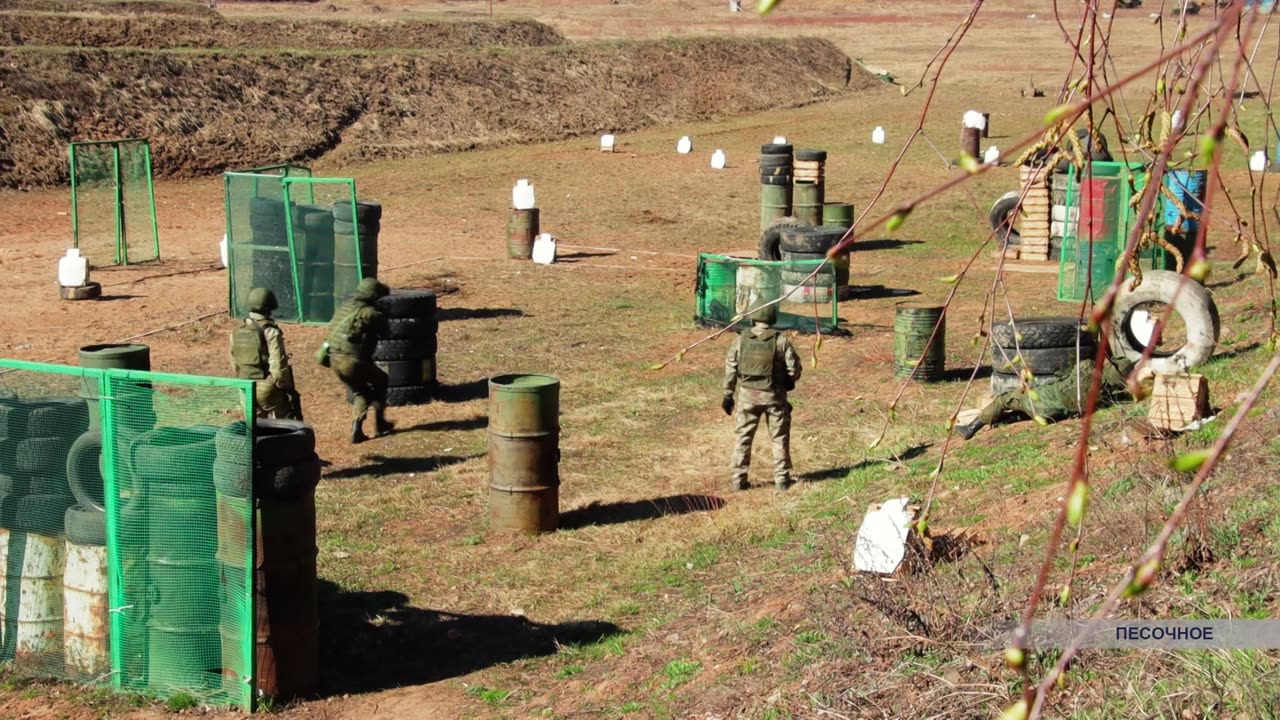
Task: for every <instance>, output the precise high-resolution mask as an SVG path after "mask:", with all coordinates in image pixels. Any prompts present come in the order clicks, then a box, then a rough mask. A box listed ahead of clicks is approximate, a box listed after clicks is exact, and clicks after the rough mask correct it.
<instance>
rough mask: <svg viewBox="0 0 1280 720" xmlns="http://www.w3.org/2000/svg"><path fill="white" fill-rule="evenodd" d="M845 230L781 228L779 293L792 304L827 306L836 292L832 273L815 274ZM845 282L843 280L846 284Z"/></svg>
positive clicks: (823, 227)
mask: <svg viewBox="0 0 1280 720" xmlns="http://www.w3.org/2000/svg"><path fill="white" fill-rule="evenodd" d="M844 233H845V228H842V227H837V226H819V227H813V226H810V225H800V226H797V227H788V228H783V230H782V234H781V237H780V238H779V241H778V245H779V248H780V249H781V251H782V262H783V263H784V264H783V266H782V271H781V280H782V291H783V292H784V293H786V294H787V295H788V298H789V299H790V300H792V301H793V302H813V303H829V302H832V300H833V299H834V298H835V295H836V293H837V292H838V290H837V286H838V281H837V277H836V272H835V269H834V268H832V267H829V266H828V267H823V268H822V270H820V271H819V272H817V273H816V274H815V273H814V270H816V269H817V268H818V266H819V262H820V261H822V260H824V259H825V258H826V257H827V251H828V250H830V249H831V246H832V245H835V244H836V243H837V242H839V240H840V238H842V237H844ZM847 282H848V278H847V276H846V284H847Z"/></svg>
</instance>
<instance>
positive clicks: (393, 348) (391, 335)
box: [373, 290, 438, 406]
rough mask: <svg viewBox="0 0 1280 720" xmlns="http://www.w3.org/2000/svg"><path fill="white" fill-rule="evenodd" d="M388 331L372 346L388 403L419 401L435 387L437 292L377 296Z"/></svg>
mask: <svg viewBox="0 0 1280 720" xmlns="http://www.w3.org/2000/svg"><path fill="white" fill-rule="evenodd" d="M378 308H379V309H380V310H382V312H383V314H384V315H385V316H386V318H387V335H386V337H383V338H379V339H378V344H377V345H376V346H375V347H374V351H373V361H374V362H375V363H377V365H378V367H380V368H382V371H383V372H385V373H386V374H387V378H388V381H389V384H388V388H387V405H391V406H400V405H422V404H425V403H428V402H430V401H431V398H432V397H433V396H434V395H435V391H436V329H437V327H438V322H437V320H436V294H435V293H433V292H431V291H429V290H393V291H392V292H391V294H390V295H388V296H386V297H384V298H381V299H380V300H378Z"/></svg>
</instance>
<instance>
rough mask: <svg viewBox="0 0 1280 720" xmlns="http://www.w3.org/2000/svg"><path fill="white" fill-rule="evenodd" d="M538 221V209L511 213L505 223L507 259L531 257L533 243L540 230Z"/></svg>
mask: <svg viewBox="0 0 1280 720" xmlns="http://www.w3.org/2000/svg"><path fill="white" fill-rule="evenodd" d="M538 221H539V218H538V208H529V209H528V210H512V211H511V219H510V220H508V221H507V257H510V258H531V257H533V241H534V240H536V239H537V237H538V232H539V231H540V230H541V228H539V227H538Z"/></svg>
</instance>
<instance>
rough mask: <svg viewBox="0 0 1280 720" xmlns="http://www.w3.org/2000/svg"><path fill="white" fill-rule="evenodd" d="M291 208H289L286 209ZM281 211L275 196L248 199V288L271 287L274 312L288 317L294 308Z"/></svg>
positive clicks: (286, 232)
mask: <svg viewBox="0 0 1280 720" xmlns="http://www.w3.org/2000/svg"><path fill="white" fill-rule="evenodd" d="M294 210H295V209H294V208H289V211H294ZM285 213H286V209H285V206H284V203H283V202H282V201H281V200H280V199H279V198H265V197H255V198H251V199H250V200H249V235H250V243H251V244H252V245H253V261H252V277H253V282H252V283H251V284H250V287H264V288H271V289H272V290H274V291H275V293H276V298H277V300H279V302H280V307H279V308H278V309H277V310H276V314H277V315H279V316H280V317H291V316H293V315H294V314H296V313H297V307H296V299H294V297H293V292H292V288H293V271H292V270H291V269H290V268H289V228H288V217H287V216H286V215H285ZM286 288H289V290H288V291H286V290H285V289H286Z"/></svg>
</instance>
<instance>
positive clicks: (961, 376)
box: [943, 365, 991, 393]
mask: <svg viewBox="0 0 1280 720" xmlns="http://www.w3.org/2000/svg"><path fill="white" fill-rule="evenodd" d="M970 377H972V378H973V379H974V383H975V385H974V386H973V387H974V389H975V390H977V391H978V392H979V393H981V392H982V391H984V390H986V389H987V388H985V387H980V386H979V385H977V384H976V383H977V382H978V381H979V380H986V379H987V378H989V377H991V366H990V365H983V366H982V367H980V368H978V374H977V375H974V374H973V366H972V365H970V366H969V367H958V368H951V369H950V370H948V371H947V372H946V374H945V375H943V379H944V380H946V382H969V378H970Z"/></svg>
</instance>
